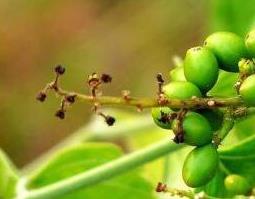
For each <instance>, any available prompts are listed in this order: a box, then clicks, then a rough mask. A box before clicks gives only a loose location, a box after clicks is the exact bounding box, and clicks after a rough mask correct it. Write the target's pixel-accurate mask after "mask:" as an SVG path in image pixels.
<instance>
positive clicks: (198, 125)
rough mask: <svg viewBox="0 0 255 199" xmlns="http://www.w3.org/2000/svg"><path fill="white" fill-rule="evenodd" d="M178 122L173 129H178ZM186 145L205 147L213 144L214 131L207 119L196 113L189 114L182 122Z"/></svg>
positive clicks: (173, 125)
mask: <svg viewBox="0 0 255 199" xmlns="http://www.w3.org/2000/svg"><path fill="white" fill-rule="evenodd" d="M176 125H177V120H174V121H173V124H172V129H176V128H177V126H176ZM182 127H183V131H184V143H186V144H188V145H192V146H203V145H206V144H209V143H211V142H212V137H213V130H212V127H211V126H210V124H209V122H208V121H207V119H206V118H205V117H203V116H202V115H200V114H199V113H196V112H188V113H187V114H186V115H185V118H184V119H183V122H182Z"/></svg>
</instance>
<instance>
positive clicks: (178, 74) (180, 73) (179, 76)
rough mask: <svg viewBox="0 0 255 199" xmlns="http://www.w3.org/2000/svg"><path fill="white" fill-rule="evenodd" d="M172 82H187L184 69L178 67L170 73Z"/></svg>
mask: <svg viewBox="0 0 255 199" xmlns="http://www.w3.org/2000/svg"><path fill="white" fill-rule="evenodd" d="M169 76H170V80H171V81H187V80H186V78H185V76H184V68H183V67H181V66H180V67H176V68H174V69H172V70H171V71H170V72H169Z"/></svg>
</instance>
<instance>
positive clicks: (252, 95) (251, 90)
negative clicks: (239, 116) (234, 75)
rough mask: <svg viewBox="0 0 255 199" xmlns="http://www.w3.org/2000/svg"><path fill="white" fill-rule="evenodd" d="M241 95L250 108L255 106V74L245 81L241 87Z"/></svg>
mask: <svg viewBox="0 0 255 199" xmlns="http://www.w3.org/2000/svg"><path fill="white" fill-rule="evenodd" d="M240 95H241V97H242V98H243V100H244V102H245V103H246V104H247V105H248V106H255V74H254V75H251V76H249V77H247V78H246V79H245V80H244V82H243V83H242V85H241V87H240Z"/></svg>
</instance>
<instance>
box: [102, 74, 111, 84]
mask: <svg viewBox="0 0 255 199" xmlns="http://www.w3.org/2000/svg"><path fill="white" fill-rule="evenodd" d="M100 79H101V81H102V82H104V83H110V82H111V81H112V77H111V76H110V75H108V74H102V75H101V78H100Z"/></svg>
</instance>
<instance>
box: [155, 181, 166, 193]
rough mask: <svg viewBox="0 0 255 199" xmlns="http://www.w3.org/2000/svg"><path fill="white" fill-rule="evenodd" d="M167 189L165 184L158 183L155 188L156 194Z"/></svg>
mask: <svg viewBox="0 0 255 199" xmlns="http://www.w3.org/2000/svg"><path fill="white" fill-rule="evenodd" d="M166 189H167V186H166V184H163V183H162V182H159V183H158V185H157V187H156V192H158V193H159V192H165V191H166Z"/></svg>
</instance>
